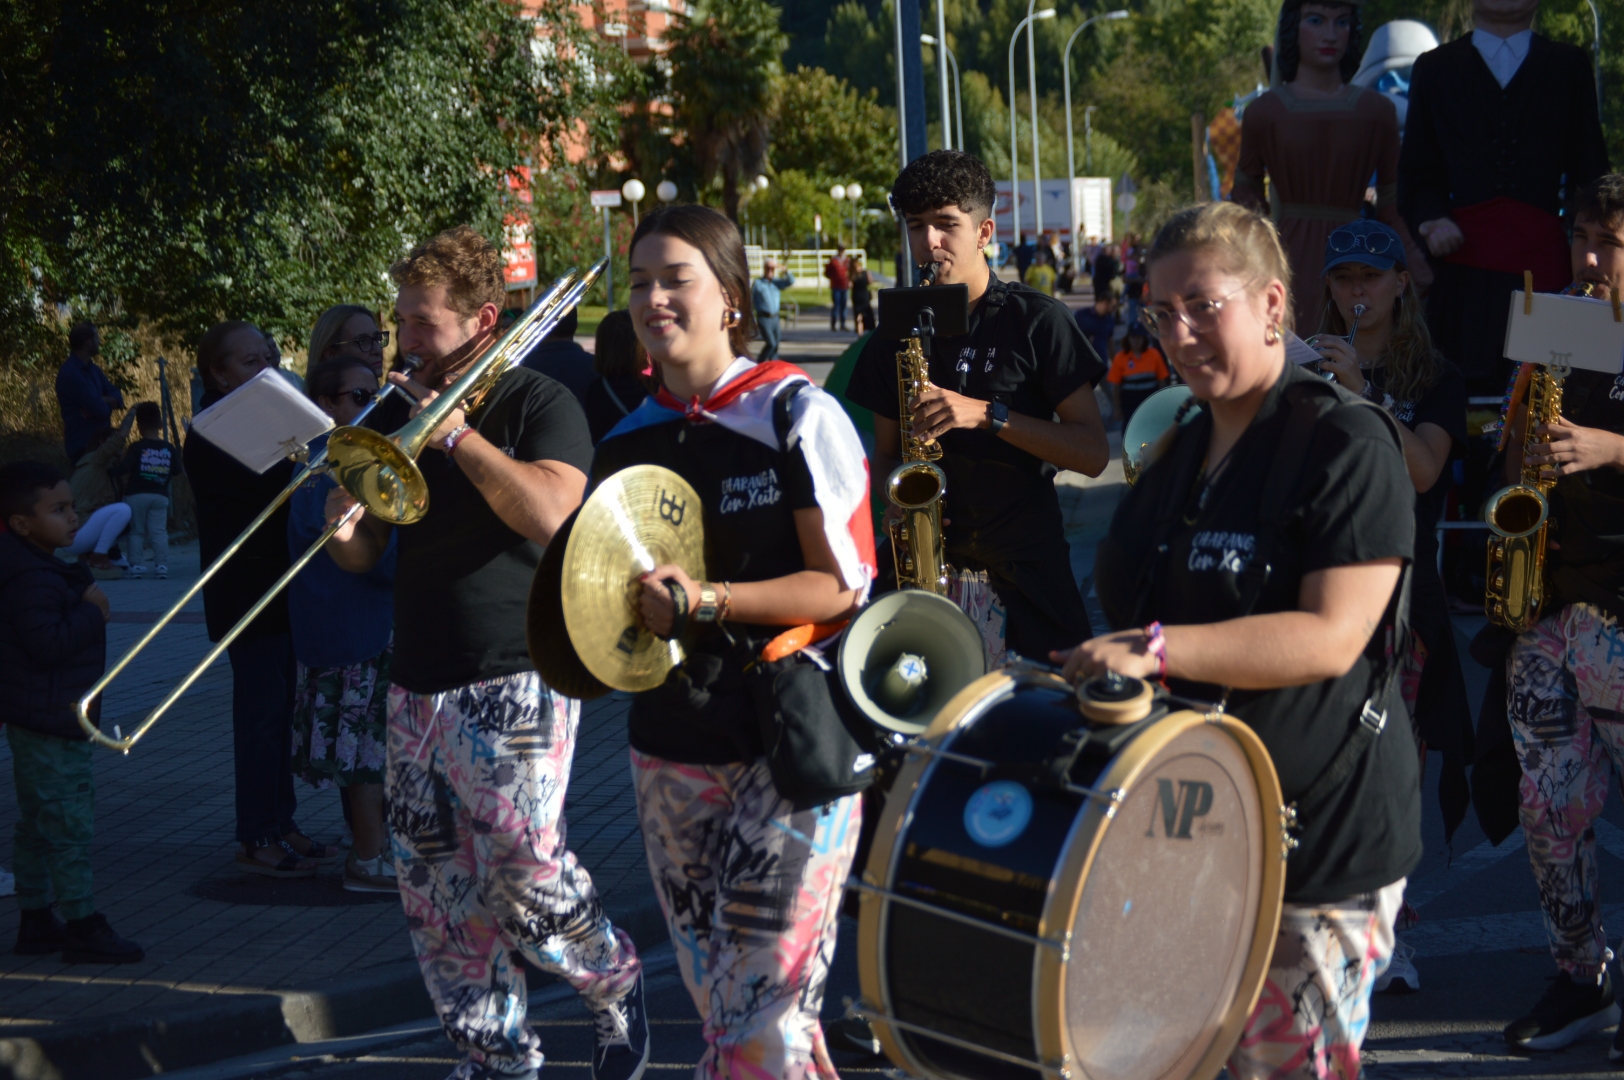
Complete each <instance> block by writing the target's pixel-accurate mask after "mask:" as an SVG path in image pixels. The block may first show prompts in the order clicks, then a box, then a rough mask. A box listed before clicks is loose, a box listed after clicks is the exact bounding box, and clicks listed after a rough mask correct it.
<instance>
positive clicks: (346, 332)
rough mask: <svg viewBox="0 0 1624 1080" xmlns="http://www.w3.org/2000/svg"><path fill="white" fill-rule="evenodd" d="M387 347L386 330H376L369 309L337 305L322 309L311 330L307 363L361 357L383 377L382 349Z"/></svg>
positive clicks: (359, 306)
mask: <svg viewBox="0 0 1624 1080" xmlns="http://www.w3.org/2000/svg"><path fill="white" fill-rule="evenodd" d="M388 347H389V331H387V330H380V329H378V320H377V318H376V317H375V316H374V315H373V314H372V309H371V308H364V307H362V306H361V305H360V304H336V305H334V306H333V307H330V308H328V309H327V310H326V311H324V312H322V313H321V315H320V316H318V317H317V319H316V325H315V327H314V328H313V329H312V330H311V331H310V348H309V349H308V350H307V351H306V353H305V356H306V357H307V358H308V362H309V366H310V367H311V368H314V367H315V366H316V365H318V364H321V363H325V362H326V361H328V360H339V359H342V358H345V357H350V358H353V359H356V360H360V361H361V362H362V363H364V364H366V366H367V367H369V368H371V369H372V373H373V374H374V375H376V376H378V377H379V378H382V377H383V351H384V350H385V349H386V348H388Z"/></svg>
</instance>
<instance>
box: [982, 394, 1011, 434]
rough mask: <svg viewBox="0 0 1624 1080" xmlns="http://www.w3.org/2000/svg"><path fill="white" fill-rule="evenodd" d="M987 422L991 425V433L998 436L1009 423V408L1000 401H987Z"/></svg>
mask: <svg viewBox="0 0 1624 1080" xmlns="http://www.w3.org/2000/svg"><path fill="white" fill-rule="evenodd" d="M987 422H988V423H989V424H991V425H992V433H993V434H994V435H996V434H998V433H999V432H1000V431H1003V430H1004V425H1005V424H1007V423H1009V406H1008V405H1005V404H1004V403H1003V402H1002V401H989V402H988V403H987Z"/></svg>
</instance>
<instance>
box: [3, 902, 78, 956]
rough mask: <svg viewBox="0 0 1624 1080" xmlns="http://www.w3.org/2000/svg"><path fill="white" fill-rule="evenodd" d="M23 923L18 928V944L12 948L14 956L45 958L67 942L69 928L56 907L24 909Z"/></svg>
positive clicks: (53, 905)
mask: <svg viewBox="0 0 1624 1080" xmlns="http://www.w3.org/2000/svg"><path fill="white" fill-rule="evenodd" d="M21 914H22V922H21V923H19V924H18V926H17V944H15V945H13V946H12V947H11V952H12V955H14V956H44V955H46V954H47V953H54V952H56V951H57V950H58V949H60V948H62V943H63V942H64V941H66V940H67V929H68V926H67V924H66V923H64V922H63V921H62V917H61V916H60V915H58V914H57V913H56V905H55V904H52V905H50V906H49V907H42V908H34V909H32V910H30V909H27V908H25V909H23V911H22V912H21Z"/></svg>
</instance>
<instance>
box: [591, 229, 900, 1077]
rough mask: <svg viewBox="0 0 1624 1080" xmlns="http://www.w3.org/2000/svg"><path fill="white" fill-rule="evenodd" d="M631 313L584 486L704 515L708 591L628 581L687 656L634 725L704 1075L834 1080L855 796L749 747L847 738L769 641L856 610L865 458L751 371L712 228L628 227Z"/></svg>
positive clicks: (777, 367)
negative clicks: (638, 489)
mask: <svg viewBox="0 0 1624 1080" xmlns="http://www.w3.org/2000/svg"><path fill="white" fill-rule="evenodd" d="M630 311H631V316H632V321H633V325H634V327H635V330H636V333H637V337H638V340H639V341H640V342H641V343H642V344H643V347H644V348H645V349H647V350H648V353H649V356H650V358H651V359H652V360H653V361H654V368H655V370H656V371H657V372H658V373H659V376H660V380H661V386H660V388H659V390H658V391H657V392H656V394H655V395H654V396H652V397H650V398H648V399H647V400H645V401H644V403H643V404H642V405H641V406H639V407H638V408H637V409H636V410H634V411H633V412H632V413H631V415H629V416H627V417H626V418H625V419H624V420H622V421H621V423H620V424H619V425H618V426H617V427H616V428H615V429H614V430H613V431H611V432H610V433H609V435H608V436H606V437H605V439H604V441H603V442H602V443H600V444H599V446H598V448H597V453H596V455H595V457H594V458H593V463H592V482H593V483H594V484H595V485H596V484H601V483H603V482H604V481H605V480H606V479H607V478H609V477H610V476H612V475H613V474H615V473H617V472H619V471H621V470H622V469H626V468H629V467H632V466H638V465H659V466H663V467H665V468H667V469H670V470H672V471H674V472H676V473H677V474H679V475H680V476H681V477H682V478H683V479H684V480H686V481H687V482H688V484H689V485H690V486H691V487H692V488H693V490H694V492H695V493H696V494H697V495H698V497H699V501H700V503H701V505H702V508H703V520H704V532H705V538H706V544H705V557H706V570H707V573H708V574H709V575H710V576H711V578H712V580H710V581H695V580H694V579H693V578H692V577H691V576H690V575H689V574H688V573H686V572H685V571H684V570H683V569H682V568H681V567H679V566H674V565H667V566H658V567H656V568H655V569H654V570H653V571H651V572H650V573H648V574H647V575H645V576H644V577H643V579H642V582H641V595H640V598H639V600H638V611H639V615H640V618H641V620H642V623H643V625H644V626H645V627H646V628H647V629H648V630H650V631H652V632H653V633H654V634H656V635H658V636H660V637H664V638H675V637H681V638H682V639H683V642H684V646H685V657H686V658H685V661H684V662H683V663H682V664H681V665H679V666H678V667H676V668H675V669H674V670H673V671H672V672H671V674H670V676H669V677H668V678H667V679H666V681H665V683H664V684H663V685H662V686H659V687H657V688H655V689H653V690H648V691H644V692H642V693H640V694H638V695H637V697H636V698H635V699H634V700H633V703H632V708H631V717H630V741H631V746H632V751H631V758H632V770H633V774H634V779H635V783H636V788H637V812H638V819H639V821H640V823H641V825H642V831H643V838H644V844H645V845H646V847H647V851H648V861H649V872H650V874H651V875H652V877H653V879H654V887H655V891H656V893H657V894H658V895H659V898H660V904H661V906H662V907H663V909H664V912H665V917H666V923H667V925H668V927H669V929H670V933H671V939H672V941H673V942H674V943H676V944H677V946H678V948H677V956H678V962H679V964H680V966H681V970H682V975H683V979H684V981H685V982H686V983H687V986H688V989H689V992H690V993H691V994H692V995H693V999H694V1004H695V1005H696V1006H697V1008H698V1009H699V1013H700V1017H701V1019H702V1020H703V1022H704V1034H705V1041H706V1044H707V1049H706V1051H705V1055H704V1057H703V1058H702V1059H701V1061H700V1064H699V1069H698V1075H700V1076H702V1077H724V1076H725V1077H733V1076H741V1075H745V1074H747V1073H748V1074H749V1075H760V1076H778V1077H788V1078H801V1077H811V1076H826V1077H833V1076H834V1069H833V1066H832V1065H831V1064H830V1062H829V1058H828V1053H827V1050H826V1049H825V1045H824V1039H823V1032H822V1029H821V1028H820V1027H819V1024H818V1009H819V1007H820V1005H821V1004H822V998H823V985H824V981H825V977H826V974H827V972H828V967H829V963H830V961H831V959H832V958H833V955H834V947H835V929H836V926H837V922H838V915H839V909H840V899H841V888H842V886H843V885H844V883H845V880H846V875H847V872H848V871H849V869H850V866H851V861H852V856H853V854H854V853H855V850H856V846H857V836H858V825H859V818H860V809H859V806H860V802H859V796H858V795H857V794H856V791H857V790H858V789H859V788H861V787H862V786H864V784H865V783H866V779H867V777H866V776H859V777H855V778H853V779H852V782H851V783H850V784H848V785H847V787H846V789H845V790H844V792H843V793H832V792H831V791H830V790H825V791H822V792H820V791H817V790H808V789H806V788H802V789H800V790H794V789H793V785H791V784H789V783H787V781H788V780H789V779H791V777H790V776H789V774H787V773H786V771H785V769H786V767H793V766H794V764H795V763H794V762H785V761H783V760H782V759H781V758H780V757H779V756H769V754H768V751H767V748H766V743H765V740H764V735H763V732H764V730H768V729H770V725H771V723H772V722H773V718H775V717H781V716H782V715H784V714H785V713H788V712H792V711H794V710H795V709H796V708H797V707H798V705H799V706H804V705H805V703H806V702H807V701H808V700H818V701H821V702H822V703H823V704H824V705H825V706H829V708H828V709H827V710H826V711H825V712H824V713H823V714H822V715H821V716H819V717H809V718H807V719H809V720H814V721H815V720H820V719H821V720H822V721H826V722H827V721H833V724H832V726H831V727H830V728H829V729H828V730H829V731H830V732H831V735H830V738H832V739H834V740H835V741H838V740H839V739H840V738H842V737H843V738H845V739H847V740H849V739H850V738H851V736H850V735H849V734H845V733H844V729H843V728H841V725H840V721H839V720H838V719H837V718H835V717H834V716H833V715H832V703H831V702H830V700H829V698H828V693H827V684H826V682H825V681H824V680H825V675H824V672H823V670H822V669H821V668H819V667H818V666H816V665H815V664H813V663H812V662H811V661H810V660H807V659H804V658H803V657H800V656H798V655H796V654H795V653H794V651H793V646H792V645H784V644H783V643H782V635H783V634H784V632H785V630H786V629H787V628H791V627H804V628H806V630H808V631H811V633H808V634H804V635H803V637H802V638H801V639H800V640H801V641H804V640H806V639H807V638H813V639H815V638H816V636H817V633H818V632H819V631H820V630H821V631H822V632H824V633H827V632H829V631H828V630H827V629H824V628H825V627H827V626H828V624H838V623H839V622H841V621H842V620H845V619H847V618H849V617H850V616H851V614H852V613H853V612H854V611H855V610H856V609H857V607H858V606H859V605H860V604H861V603H862V602H863V600H864V599H865V597H866V596H867V593H868V586H869V581H870V580H871V579H872V578H873V576H874V537H873V531H872V528H873V526H872V520H873V519H872V516H871V514H870V511H869V507H868V473H867V466H866V462H865V460H864V457H863V450H862V444H861V443H860V442H859V441H858V437H857V433H856V431H855V430H854V429H853V428H852V426H851V422H850V421H849V420H848V419H847V418H846V414H845V413H844V411H843V410H842V409H841V408H840V406H839V405H838V404H837V403H836V402H835V400H834V399H833V398H831V397H829V396H828V395H826V394H825V393H824V392H823V391H822V390H819V389H818V388H816V387H815V386H813V385H812V384H811V382H810V380H809V379H807V377H806V375H805V373H804V372H802V371H801V370H800V369H799V368H796V367H794V366H793V365H791V364H786V363H783V362H781V361H768V362H765V363H761V364H757V363H755V362H753V361H751V360H750V359H749V358H748V356H747V355H746V349H747V342H748V340H749V330H750V321H751V312H750V277H749V271H748V269H747V266H746V263H745V255H744V245H743V241H742V239H741V238H740V236H739V232H738V229H737V228H736V227H735V226H734V225H733V223H732V222H730V221H728V220H727V218H725V217H724V216H722V215H721V214H719V213H717V212H716V211H715V210H711V209H708V208H706V207H702V206H693V205H675V206H667V207H662V208H661V209H659V210H657V211H655V212H654V213H652V214H650V215H649V216H648V217H646V218H644V219H643V221H642V224H641V225H640V226H639V227H638V229H637V231H636V233H635V235H634V236H633V237H632V246H631V303H630ZM786 688H788V689H789V690H792V691H794V693H793V695H790V694H788V692H787V691H786ZM819 692H821V693H822V695H823V696H822V697H821V698H819V697H818V694H819ZM791 696H793V698H794V700H791ZM813 756H815V755H813ZM855 761H857V755H856V754H855V753H853V754H852V755H851V756H849V757H848V758H847V759H846V762H847V766H848V767H850V766H851V765H852V764H853V762H855ZM857 771H858V772H861V771H862V770H861V769H860V768H859V769H858V770H857ZM867 771H868V772H869V773H872V769H869V770H867ZM786 787H789V788H792V789H791V790H785V788H786Z"/></svg>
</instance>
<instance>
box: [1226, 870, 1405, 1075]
mask: <svg viewBox="0 0 1624 1080" xmlns="http://www.w3.org/2000/svg"><path fill="white" fill-rule="evenodd" d="M1403 904H1404V879H1402V878H1400V879H1399V880H1398V881H1395V882H1393V884H1391V885H1388V886H1385V887H1384V888H1381V889H1377V890H1376V891H1375V892H1371V893H1364V894H1362V895H1360V896H1355V897H1352V898H1351V899H1348V900H1344V901H1341V902H1340V903H1335V904H1323V905H1307V904H1287V905H1286V906H1285V910H1283V911H1282V912H1281V913H1280V934H1279V936H1278V937H1276V938H1275V940H1274V956H1273V958H1272V959H1271V960H1270V961H1269V975H1268V978H1267V980H1266V981H1265V982H1264V984H1263V993H1262V994H1260V995H1258V999H1257V1005H1256V1006H1254V1007H1253V1009H1252V1015H1251V1016H1250V1017H1248V1018H1247V1020H1246V1027H1245V1029H1244V1030H1243V1031H1242V1032H1241V1041H1240V1045H1238V1046H1237V1047H1235V1052H1234V1053H1233V1054H1232V1055H1230V1058H1229V1075H1230V1076H1231V1077H1232V1078H1233V1080H1333V1078H1334V1080H1359V1077H1360V1075H1361V1073H1360V1066H1359V1046H1360V1044H1361V1043H1363V1042H1364V1040H1365V1032H1366V1030H1367V1029H1369V1027H1370V992H1371V990H1373V989H1374V988H1375V986H1376V979H1377V978H1378V977H1379V976H1380V975H1381V973H1382V972H1383V971H1386V970H1387V962H1388V961H1389V960H1391V959H1392V956H1393V920H1394V919H1396V918H1397V917H1398V910H1399V908H1400V907H1402V906H1403Z"/></svg>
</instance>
